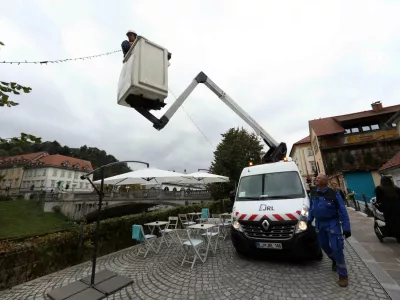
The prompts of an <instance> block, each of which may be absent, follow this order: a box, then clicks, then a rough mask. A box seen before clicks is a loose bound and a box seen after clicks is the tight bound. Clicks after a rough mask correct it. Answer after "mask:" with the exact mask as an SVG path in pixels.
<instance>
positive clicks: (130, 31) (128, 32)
mask: <svg viewBox="0 0 400 300" xmlns="http://www.w3.org/2000/svg"><path fill="white" fill-rule="evenodd" d="M131 33H133V34H134V35H135V36H137V33H136V32H134V31H133V30H128V31H127V33H126V35H127V36H128V35H129V34H131Z"/></svg>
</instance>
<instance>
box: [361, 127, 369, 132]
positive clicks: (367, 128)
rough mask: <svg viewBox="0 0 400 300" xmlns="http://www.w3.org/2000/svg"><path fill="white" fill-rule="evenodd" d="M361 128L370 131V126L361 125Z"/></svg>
mask: <svg viewBox="0 0 400 300" xmlns="http://www.w3.org/2000/svg"><path fill="white" fill-rule="evenodd" d="M361 129H362V131H370V130H371V127H369V126H363V127H361Z"/></svg>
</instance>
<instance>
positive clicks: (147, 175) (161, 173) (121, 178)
mask: <svg viewBox="0 0 400 300" xmlns="http://www.w3.org/2000/svg"><path fill="white" fill-rule="evenodd" d="M185 177H187V175H186V174H182V173H177V172H171V171H166V170H160V169H156V168H148V169H142V170H137V171H132V172H128V173H124V174H120V175H116V176H112V177H108V178H105V179H104V184H113V185H125V184H148V183H157V184H160V183H164V182H180V181H182V180H183V179H185ZM100 183H101V180H96V181H95V182H94V184H100Z"/></svg>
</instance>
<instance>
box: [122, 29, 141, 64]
mask: <svg viewBox="0 0 400 300" xmlns="http://www.w3.org/2000/svg"><path fill="white" fill-rule="evenodd" d="M126 36H127V37H128V40H125V41H123V42H122V44H121V48H122V53H123V54H124V57H125V55H126V54H127V53H128V51H129V49H131V46H132V44H133V43H134V42H135V40H136V38H137V33H136V32H134V31H133V30H128V32H127V33H126Z"/></svg>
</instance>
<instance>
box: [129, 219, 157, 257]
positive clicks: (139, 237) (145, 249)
mask: <svg viewBox="0 0 400 300" xmlns="http://www.w3.org/2000/svg"><path fill="white" fill-rule="evenodd" d="M132 239H133V240H136V241H137V242H138V243H139V247H137V249H138V250H137V252H136V255H138V256H139V255H140V254H144V257H143V258H146V256H147V254H148V253H149V251H150V250H152V251H154V253H157V250H156V248H155V247H154V243H155V242H156V240H157V236H156V235H154V234H145V233H144V230H143V226H142V225H132Z"/></svg>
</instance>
